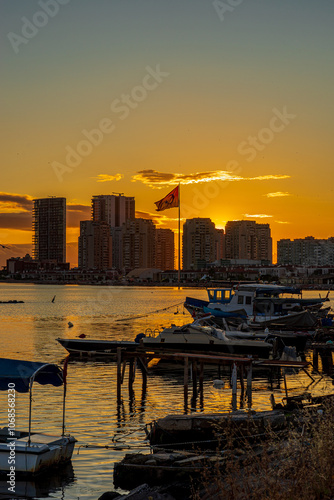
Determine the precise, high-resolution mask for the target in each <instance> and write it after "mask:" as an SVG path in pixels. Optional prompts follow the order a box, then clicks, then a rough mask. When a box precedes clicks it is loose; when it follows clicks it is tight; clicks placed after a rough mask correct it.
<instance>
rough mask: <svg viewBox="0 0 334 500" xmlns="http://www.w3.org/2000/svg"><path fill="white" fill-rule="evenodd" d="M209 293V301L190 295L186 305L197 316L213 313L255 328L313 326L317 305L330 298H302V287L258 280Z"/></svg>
mask: <svg viewBox="0 0 334 500" xmlns="http://www.w3.org/2000/svg"><path fill="white" fill-rule="evenodd" d="M207 292H208V298H209V300H208V301H204V300H199V299H194V298H192V297H186V300H185V303H184V306H185V308H186V309H187V310H188V311H189V312H190V313H191V314H192V316H193V317H196V316H197V315H198V314H202V313H203V312H210V313H211V314H213V315H214V316H216V317H218V318H225V319H226V320H227V321H236V322H247V323H248V324H250V325H252V326H254V327H256V326H260V327H266V326H274V325H277V326H281V327H282V326H284V325H285V326H290V327H297V328H298V327H299V328H313V327H314V326H315V325H316V323H317V321H318V316H317V313H318V311H316V309H315V308H318V309H319V308H321V307H322V305H323V303H324V302H325V301H328V300H329V298H328V294H327V295H326V296H325V297H323V298H321V297H319V298H302V295H301V290H300V289H297V288H293V287H285V286H280V285H266V284H258V283H249V284H240V285H238V286H237V287H236V288H235V289H232V288H217V289H216V288H209V289H208V290H207ZM288 295H290V296H288ZM320 310H321V309H320Z"/></svg>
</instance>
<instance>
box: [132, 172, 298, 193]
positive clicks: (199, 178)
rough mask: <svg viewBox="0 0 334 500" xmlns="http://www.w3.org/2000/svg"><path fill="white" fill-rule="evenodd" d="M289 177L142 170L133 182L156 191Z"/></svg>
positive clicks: (287, 176)
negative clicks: (181, 186)
mask: <svg viewBox="0 0 334 500" xmlns="http://www.w3.org/2000/svg"><path fill="white" fill-rule="evenodd" d="M289 177H290V176H289V175H261V176H258V177H241V176H240V175H235V174H233V173H232V172H228V171H226V170H214V171H208V172H195V173H193V174H178V173H174V174H171V173H165V172H158V171H157V170H150V169H147V170H140V171H139V172H137V173H136V175H133V176H132V179H131V180H132V182H136V181H139V182H142V183H143V184H146V185H148V186H149V187H151V188H154V189H161V188H164V187H167V186H173V185H175V184H178V183H181V184H183V185H184V184H198V183H202V182H211V181H227V182H233V181H264V180H277V179H288V178H289Z"/></svg>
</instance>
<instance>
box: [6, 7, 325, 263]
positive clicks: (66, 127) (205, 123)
mask: <svg viewBox="0 0 334 500" xmlns="http://www.w3.org/2000/svg"><path fill="white" fill-rule="evenodd" d="M0 23H1V56H2V57H1V61H2V62H1V67H2V99H1V115H2V124H1V127H2V130H1V139H2V168H1V185H0V243H1V244H3V245H5V246H8V247H10V249H9V250H8V249H0V264H1V265H4V264H5V258H6V257H8V256H19V255H22V254H24V253H25V251H30V247H31V238H32V233H31V207H32V199H33V198H42V197H47V196H64V197H66V199H67V204H68V217H67V219H68V220H67V224H68V232H67V241H68V243H69V252H68V259H67V260H70V261H71V264H72V265H75V264H76V242H77V237H78V233H79V221H80V220H85V219H88V218H89V214H90V200H91V197H92V195H97V194H112V193H113V192H121V193H124V194H125V195H127V196H135V199H136V211H137V216H138V217H139V216H140V217H146V218H147V217H150V218H151V217H152V218H154V220H155V222H156V223H157V224H158V227H170V228H172V229H174V230H176V228H177V209H176V208H174V209H170V210H167V211H164V212H161V213H157V212H155V205H154V202H155V201H157V200H159V199H160V198H162V197H163V196H164V195H165V194H167V193H168V192H169V191H170V190H171V189H172V188H173V187H174V186H175V185H176V184H177V183H179V182H180V183H181V216H182V217H183V219H186V218H192V217H210V218H211V219H212V220H213V221H214V222H215V224H216V226H217V227H219V228H223V227H224V226H225V224H226V222H227V221H229V220H238V219H249V220H256V221H257V222H258V223H269V224H270V226H271V231H272V237H273V241H274V245H273V247H274V258H275V254H276V241H277V240H279V239H281V238H291V239H293V238H304V237H306V236H310V235H312V236H314V237H316V238H328V237H330V236H334V223H333V214H334V191H333V190H334V168H333V160H332V156H333V155H332V144H333V137H332V135H333V129H334V127H333V124H334V106H333V102H334V101H333V88H334V85H333V80H334V79H333V72H334V64H333V54H334V30H333V24H334V2H333V0H319V1H318V2H315V1H314V0H294V1H291V0H226V1H211V0H210V1H207V0H39V1H35V0H2V1H1V3H0Z"/></svg>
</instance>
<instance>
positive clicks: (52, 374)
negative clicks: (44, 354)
mask: <svg viewBox="0 0 334 500" xmlns="http://www.w3.org/2000/svg"><path fill="white" fill-rule="evenodd" d="M34 382H37V383H39V384H41V385H46V384H50V385H52V386H54V387H59V386H62V385H63V387H64V392H63V420H62V433H61V435H49V434H42V433H39V432H32V425H31V424H32V401H33V397H32V392H33V391H32V390H33V384H34ZM0 390H2V391H7V392H8V426H7V427H3V428H2V429H0V472H1V473H5V474H6V476H8V477H9V481H12V482H13V483H14V486H15V475H16V474H24V475H25V474H27V475H35V474H39V473H41V472H43V471H45V470H49V469H50V468H52V467H55V466H58V465H60V464H63V463H66V462H69V461H70V460H71V457H72V453H73V449H74V445H75V443H76V439H75V438H74V437H73V436H68V435H65V397H66V369H64V370H62V369H61V368H60V367H58V366H57V365H55V364H50V363H36V362H32V361H23V360H16V359H6V358H0ZM17 392H18V393H29V428H28V430H27V431H21V430H18V429H17V428H16V424H15V422H16V415H15V400H16V393H17ZM10 491H11V490H10ZM13 491H15V489H14V490H13Z"/></svg>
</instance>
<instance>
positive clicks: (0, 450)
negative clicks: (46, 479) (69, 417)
mask: <svg viewBox="0 0 334 500" xmlns="http://www.w3.org/2000/svg"><path fill="white" fill-rule="evenodd" d="M75 442H76V440H75V439H74V438H73V437H71V436H69V437H61V436H49V435H46V434H32V436H31V442H30V444H29V445H28V437H27V436H25V437H23V438H18V439H16V440H12V441H11V440H8V442H7V443H5V442H1V443H0V471H1V472H9V471H11V470H13V469H11V466H12V467H13V466H14V467H15V473H24V474H39V473H40V472H42V471H44V470H47V469H49V468H50V467H55V466H58V465H60V464H62V463H65V462H67V461H69V460H70V459H71V457H72V453H73V449H74V445H75ZM10 443H12V444H10ZM11 452H12V453H11Z"/></svg>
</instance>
